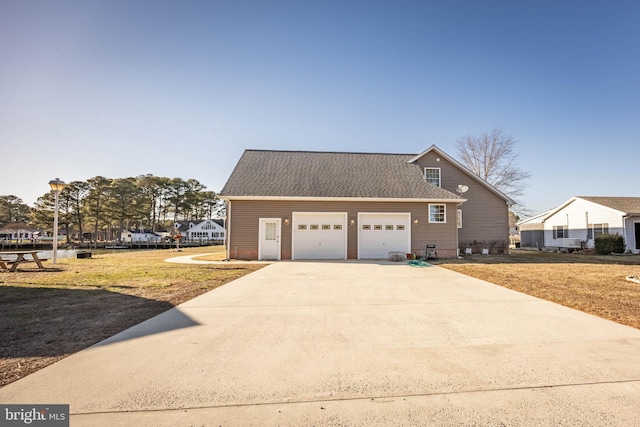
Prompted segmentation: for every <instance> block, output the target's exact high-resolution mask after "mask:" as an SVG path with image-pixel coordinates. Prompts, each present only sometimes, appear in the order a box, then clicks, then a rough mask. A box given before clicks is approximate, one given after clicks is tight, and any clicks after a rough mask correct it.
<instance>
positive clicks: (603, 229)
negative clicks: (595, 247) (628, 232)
mask: <svg viewBox="0 0 640 427" xmlns="http://www.w3.org/2000/svg"><path fill="white" fill-rule="evenodd" d="M608 233H609V224H608V223H604V224H589V225H588V226H587V239H594V238H596V237H598V236H601V235H603V234H608Z"/></svg>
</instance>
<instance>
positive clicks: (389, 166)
mask: <svg viewBox="0 0 640 427" xmlns="http://www.w3.org/2000/svg"><path fill="white" fill-rule="evenodd" d="M412 157H413V155H412V154H381V153H342V152H319V151H269V150H246V151H245V152H244V153H243V155H242V157H241V158H240V160H239V161H238V164H237V165H236V167H235V169H234V170H233V172H232V173H231V176H230V177H229V180H228V181H227V183H226V184H225V186H224V188H223V189H222V191H221V192H220V196H221V197H223V198H233V197H256V198H257V197H292V198H305V197H312V198H383V199H424V200H426V199H429V200H451V201H455V202H462V201H464V199H462V198H461V197H459V196H458V195H457V194H454V193H452V192H450V191H447V190H444V189H442V188H440V187H436V186H434V185H431V184H429V183H427V182H425V180H424V177H423V174H422V171H421V168H420V167H419V166H418V165H416V164H412V163H410V162H409V160H410V159H411V158H412Z"/></svg>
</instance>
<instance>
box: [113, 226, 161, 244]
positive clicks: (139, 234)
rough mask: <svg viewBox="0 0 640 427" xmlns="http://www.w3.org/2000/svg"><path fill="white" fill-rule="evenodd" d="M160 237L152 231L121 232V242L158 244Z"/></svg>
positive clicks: (134, 230)
mask: <svg viewBox="0 0 640 427" xmlns="http://www.w3.org/2000/svg"><path fill="white" fill-rule="evenodd" d="M161 240H162V236H161V235H160V234H158V233H154V232H153V230H137V229H133V230H125V231H123V232H122V241H123V242H131V243H135V242H145V243H146V242H150V243H153V242H160V241H161Z"/></svg>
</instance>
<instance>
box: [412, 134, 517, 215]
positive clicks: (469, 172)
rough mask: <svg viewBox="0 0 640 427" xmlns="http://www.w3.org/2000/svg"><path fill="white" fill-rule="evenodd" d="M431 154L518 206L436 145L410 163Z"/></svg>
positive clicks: (509, 203) (508, 202) (510, 203)
mask: <svg viewBox="0 0 640 427" xmlns="http://www.w3.org/2000/svg"><path fill="white" fill-rule="evenodd" d="M431 152H434V153H437V154H438V155H439V156H440V157H443V158H445V159H446V160H447V161H448V162H449V163H451V164H452V165H454V166H455V167H457V168H458V169H460V170H461V171H462V172H463V173H465V174H467V175H468V176H469V177H470V178H472V179H474V180H476V181H478V182H479V183H480V184H482V185H483V186H484V187H486V188H488V189H489V190H491V191H492V192H493V193H495V194H496V195H498V196H499V197H501V198H503V199H504V200H505V201H506V202H507V204H508V205H515V204H516V202H515V201H513V200H512V199H511V198H510V197H509V196H507V195H506V194H504V193H503V192H502V191H500V190H498V189H497V188H496V187H494V186H493V185H491V184H490V183H489V182H488V181H486V180H484V179H482V178H480V177H479V176H478V175H476V174H475V173H473V172H471V171H470V170H469V168H467V167H466V166H465V165H463V164H462V163H460V162H459V161H457V160H456V159H454V158H453V157H451V156H450V155H448V154H447V153H445V152H444V151H442V150H441V149H440V148H438V147H437V146H436V145H432V146H431V147H429V148H427V149H426V150H424V151H423V152H422V153H420V154H418V155H417V156H414V157H412V158H411V159H409V160H408V161H409V162H410V163H414V162H416V161H418V159H420V158H421V157H423V156H425V155H427V154H429V153H431Z"/></svg>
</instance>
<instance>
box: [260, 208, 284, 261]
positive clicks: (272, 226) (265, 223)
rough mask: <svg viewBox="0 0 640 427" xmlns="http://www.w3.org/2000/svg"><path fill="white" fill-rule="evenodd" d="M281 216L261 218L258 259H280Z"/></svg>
mask: <svg viewBox="0 0 640 427" xmlns="http://www.w3.org/2000/svg"><path fill="white" fill-rule="evenodd" d="M280 229H281V226H280V218H260V232H259V240H258V259H260V260H274V259H275V260H279V259H280Z"/></svg>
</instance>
